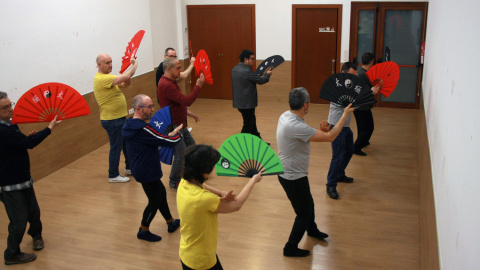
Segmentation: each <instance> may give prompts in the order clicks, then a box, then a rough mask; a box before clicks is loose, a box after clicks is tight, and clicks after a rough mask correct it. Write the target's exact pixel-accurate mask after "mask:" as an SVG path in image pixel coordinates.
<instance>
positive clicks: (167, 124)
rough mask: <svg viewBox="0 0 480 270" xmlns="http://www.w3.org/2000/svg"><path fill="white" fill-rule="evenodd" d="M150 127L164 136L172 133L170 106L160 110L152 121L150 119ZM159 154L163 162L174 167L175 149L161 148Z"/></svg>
mask: <svg viewBox="0 0 480 270" xmlns="http://www.w3.org/2000/svg"><path fill="white" fill-rule="evenodd" d="M150 125H151V126H152V127H153V128H154V129H155V130H157V131H158V132H160V133H162V134H163V135H168V133H170V132H172V131H173V121H172V115H171V113H170V106H166V107H163V108H161V109H160V110H158V111H157V112H156V113H155V115H154V116H153V117H152V119H150ZM158 153H159V154H160V161H161V162H163V163H165V164H167V165H172V160H173V147H159V149H158Z"/></svg>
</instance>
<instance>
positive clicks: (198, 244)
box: [177, 144, 262, 270]
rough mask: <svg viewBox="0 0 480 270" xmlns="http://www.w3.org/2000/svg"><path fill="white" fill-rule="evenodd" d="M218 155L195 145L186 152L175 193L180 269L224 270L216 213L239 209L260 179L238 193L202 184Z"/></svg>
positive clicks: (249, 183) (260, 177) (208, 148)
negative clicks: (218, 243) (219, 251)
mask: <svg viewBox="0 0 480 270" xmlns="http://www.w3.org/2000/svg"><path fill="white" fill-rule="evenodd" d="M219 159H220V153H219V152H218V151H217V150H215V149H214V148H213V147H211V146H207V145H203V144H198V145H192V146H189V147H188V148H187V149H186V150H185V156H184V160H185V162H184V164H185V165H184V168H183V179H182V180H181V181H180V185H179V186H178V191H177V210H178V214H179V215H180V220H181V222H180V234H181V238H180V251H179V255H180V261H181V263H182V268H183V269H217V270H219V269H223V267H222V264H221V263H220V261H219V259H218V256H217V255H216V254H217V237H218V217H217V216H218V214H219V213H221V214H226V213H232V212H235V211H238V210H240V208H242V206H243V204H244V203H245V201H246V200H247V198H248V196H249V195H250V192H251V191H252V189H253V186H254V185H255V184H256V183H258V182H260V180H262V176H261V175H260V174H255V175H254V176H253V177H252V178H250V180H249V181H248V183H247V184H246V185H245V187H244V188H243V189H242V191H241V192H240V194H238V195H236V194H235V193H233V191H222V190H218V189H216V188H214V187H211V186H209V185H207V184H205V181H206V180H207V179H208V178H209V177H210V173H211V172H212V170H213V167H214V166H215V164H216V163H217V162H218V160H219Z"/></svg>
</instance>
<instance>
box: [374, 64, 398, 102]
mask: <svg viewBox="0 0 480 270" xmlns="http://www.w3.org/2000/svg"><path fill="white" fill-rule="evenodd" d="M367 77H368V79H369V80H370V82H371V83H372V85H373V86H375V85H377V84H378V85H379V86H380V91H379V92H380V94H382V95H384V96H385V97H387V98H388V97H389V96H390V94H391V93H392V92H393V90H395V87H397V83H398V78H399V77H400V69H399V68H398V65H397V64H396V63H395V62H392V61H389V62H383V63H380V64H376V65H374V66H373V67H371V68H370V69H369V70H368V71H367Z"/></svg>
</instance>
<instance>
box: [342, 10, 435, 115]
mask: <svg viewBox="0 0 480 270" xmlns="http://www.w3.org/2000/svg"><path fill="white" fill-rule="evenodd" d="M426 17H427V3H426V2H384V3H382V2H353V3H352V17H351V27H350V31H351V32H350V41H351V42H350V61H353V62H359V63H360V64H361V62H362V60H361V59H362V55H363V53H365V52H371V53H373V54H374V55H375V58H376V62H377V63H378V62H383V61H393V62H395V63H397V64H398V65H399V67H400V79H399V80H398V84H397V87H396V88H395V90H394V92H393V93H392V94H391V95H390V96H389V97H388V98H386V97H384V96H382V95H380V94H379V95H378V97H377V100H378V104H377V105H378V106H380V107H400V108H418V106H419V101H420V89H421V81H422V74H423V62H422V57H423V56H422V54H421V50H422V45H424V44H425V30H426V22H427V18H426Z"/></svg>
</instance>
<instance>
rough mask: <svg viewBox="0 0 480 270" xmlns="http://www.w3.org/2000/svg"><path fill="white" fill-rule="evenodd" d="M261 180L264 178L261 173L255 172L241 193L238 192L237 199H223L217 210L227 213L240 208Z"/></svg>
mask: <svg viewBox="0 0 480 270" xmlns="http://www.w3.org/2000/svg"><path fill="white" fill-rule="evenodd" d="M260 180H262V176H261V175H260V174H255V175H254V176H253V177H252V178H250V180H249V181H248V183H247V184H246V185H245V187H244V188H243V189H242V191H241V192H240V194H238V196H237V197H236V198H235V200H221V201H220V204H219V205H218V207H217V210H216V211H215V212H216V213H220V214H226V213H232V212H235V211H238V210H240V208H242V206H243V204H244V203H245V201H247V199H248V196H249V195H250V192H251V191H252V189H253V186H254V185H255V184H256V183H258V182H260ZM217 195H218V194H217Z"/></svg>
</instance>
